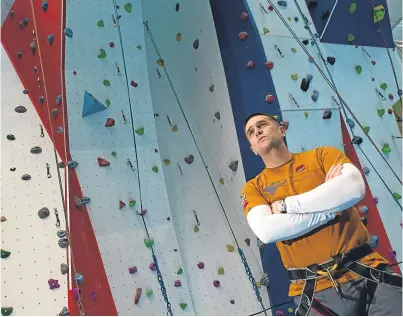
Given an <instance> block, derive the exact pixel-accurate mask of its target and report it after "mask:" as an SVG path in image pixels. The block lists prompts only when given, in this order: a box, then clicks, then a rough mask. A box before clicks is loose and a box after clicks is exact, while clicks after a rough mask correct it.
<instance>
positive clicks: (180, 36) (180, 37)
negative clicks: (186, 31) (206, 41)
mask: <svg viewBox="0 0 403 317" xmlns="http://www.w3.org/2000/svg"><path fill="white" fill-rule="evenodd" d="M176 40H177V41H178V42H180V41H182V33H177V34H176Z"/></svg>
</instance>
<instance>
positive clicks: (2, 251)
mask: <svg viewBox="0 0 403 317" xmlns="http://www.w3.org/2000/svg"><path fill="white" fill-rule="evenodd" d="M10 254H11V252H9V251H6V250H3V249H1V258H2V259H5V258H8V257H9V256H10Z"/></svg>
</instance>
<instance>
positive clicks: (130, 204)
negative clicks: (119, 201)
mask: <svg viewBox="0 0 403 317" xmlns="http://www.w3.org/2000/svg"><path fill="white" fill-rule="evenodd" d="M135 205H136V201H135V200H133V199H131V200H129V207H130V208H133V207H134V206H135Z"/></svg>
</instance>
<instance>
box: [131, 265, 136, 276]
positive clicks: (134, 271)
mask: <svg viewBox="0 0 403 317" xmlns="http://www.w3.org/2000/svg"><path fill="white" fill-rule="evenodd" d="M129 273H130V274H134V273H137V266H133V267H129Z"/></svg>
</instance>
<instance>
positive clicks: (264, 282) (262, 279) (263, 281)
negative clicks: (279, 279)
mask: <svg viewBox="0 0 403 317" xmlns="http://www.w3.org/2000/svg"><path fill="white" fill-rule="evenodd" d="M260 285H262V286H266V287H269V277H268V275H267V273H263V275H262V276H261V277H260Z"/></svg>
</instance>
